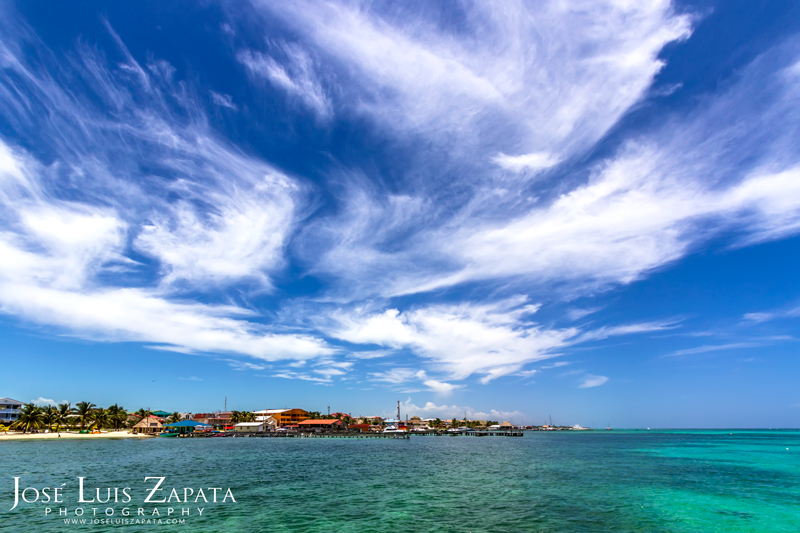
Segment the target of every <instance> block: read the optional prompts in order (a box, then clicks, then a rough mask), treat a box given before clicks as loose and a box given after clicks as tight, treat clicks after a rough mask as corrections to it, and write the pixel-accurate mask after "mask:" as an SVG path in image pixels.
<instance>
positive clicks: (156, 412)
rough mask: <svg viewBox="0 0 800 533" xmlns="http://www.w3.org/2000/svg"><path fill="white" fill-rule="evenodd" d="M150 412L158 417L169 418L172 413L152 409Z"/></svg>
mask: <svg viewBox="0 0 800 533" xmlns="http://www.w3.org/2000/svg"><path fill="white" fill-rule="evenodd" d="M150 414H151V415H153V416H156V417H158V418H167V417H168V416H169V415H171V414H172V413H168V412H166V411H152V412H151V413H150Z"/></svg>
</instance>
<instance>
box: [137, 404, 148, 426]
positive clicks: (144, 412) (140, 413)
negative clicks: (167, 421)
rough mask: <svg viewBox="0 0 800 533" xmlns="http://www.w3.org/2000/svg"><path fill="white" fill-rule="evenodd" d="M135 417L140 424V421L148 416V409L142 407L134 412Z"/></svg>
mask: <svg viewBox="0 0 800 533" xmlns="http://www.w3.org/2000/svg"><path fill="white" fill-rule="evenodd" d="M136 416H138V417H140V418H139V422H141V421H142V420H144V419H145V418H147V417H149V416H150V408H149V407H148V408H147V409H145V408H144V407H142V408H141V409H139V410H138V411H136Z"/></svg>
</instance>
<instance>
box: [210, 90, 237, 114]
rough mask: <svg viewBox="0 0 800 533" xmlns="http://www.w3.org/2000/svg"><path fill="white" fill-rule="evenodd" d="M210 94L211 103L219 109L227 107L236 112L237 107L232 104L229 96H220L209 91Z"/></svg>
mask: <svg viewBox="0 0 800 533" xmlns="http://www.w3.org/2000/svg"><path fill="white" fill-rule="evenodd" d="M209 92H210V94H211V101H212V102H214V103H215V104H216V105H218V106H220V107H227V108H228V109H233V110H234V111H236V110H237V109H238V107H237V106H236V104H234V103H233V98H232V97H231V95H229V94H220V93H218V92H214V91H209Z"/></svg>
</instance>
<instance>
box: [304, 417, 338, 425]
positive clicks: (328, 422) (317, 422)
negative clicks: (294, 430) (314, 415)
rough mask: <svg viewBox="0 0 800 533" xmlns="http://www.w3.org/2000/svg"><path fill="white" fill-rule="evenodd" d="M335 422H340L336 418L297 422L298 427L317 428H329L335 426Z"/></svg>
mask: <svg viewBox="0 0 800 533" xmlns="http://www.w3.org/2000/svg"><path fill="white" fill-rule="evenodd" d="M337 422H341V420H339V419H338V418H332V419H329V420H328V419H322V420H303V421H302V422H298V423H297V425H298V426H312V425H313V426H317V425H325V426H330V425H332V424H336V423H337Z"/></svg>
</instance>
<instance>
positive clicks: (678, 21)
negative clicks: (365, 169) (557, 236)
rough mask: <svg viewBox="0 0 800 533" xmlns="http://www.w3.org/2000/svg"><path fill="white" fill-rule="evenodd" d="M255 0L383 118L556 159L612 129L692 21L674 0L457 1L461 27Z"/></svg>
mask: <svg viewBox="0 0 800 533" xmlns="http://www.w3.org/2000/svg"><path fill="white" fill-rule="evenodd" d="M255 4H256V5H257V6H260V7H261V8H262V9H263V10H265V11H267V12H269V13H271V14H276V15H278V16H280V17H281V18H282V19H283V20H284V21H285V22H286V23H287V24H289V25H290V26H292V27H294V28H296V29H297V31H298V32H299V33H300V35H301V36H302V38H303V39H304V40H305V42H307V43H310V44H313V45H314V46H316V47H317V49H318V50H319V51H320V53H321V54H326V55H328V56H329V57H331V58H332V60H333V61H334V62H338V63H339V64H340V65H341V70H342V71H343V74H342V76H346V77H347V79H348V81H350V82H352V85H353V86H354V87H351V88H350V92H351V93H352V94H348V95H345V97H346V98H348V99H349V101H350V102H353V103H351V106H353V107H354V108H355V109H356V110H357V111H360V112H364V113H367V114H369V115H371V116H373V117H375V119H376V122H377V123H378V124H379V126H380V127H385V128H396V129H397V130H400V131H401V132H405V131H407V130H411V131H414V132H416V133H421V134H423V135H426V136H428V137H429V138H430V139H431V140H432V141H433V142H435V143H437V144H444V143H447V142H448V141H452V140H454V139H457V140H459V141H466V142H467V143H468V145H469V146H468V147H466V148H467V150H470V149H474V148H477V147H478V146H481V150H485V148H486V147H487V146H488V147H496V149H495V151H494V153H495V154H496V153H497V152H498V151H500V152H505V153H553V154H554V155H553V156H552V158H553V160H558V159H562V158H563V156H565V155H566V154H569V153H571V152H572V151H574V150H579V149H583V148H585V147H587V146H588V145H590V144H592V143H593V142H594V141H596V140H597V139H598V138H599V137H600V136H601V135H602V134H603V133H604V132H605V131H607V130H608V128H610V127H611V126H612V125H613V124H614V123H615V122H616V121H617V119H618V118H619V117H620V116H621V115H622V114H623V113H624V112H625V111H626V110H627V109H629V108H630V106H631V105H633V104H634V103H635V102H636V101H637V100H638V99H639V98H640V97H641V96H642V95H643V94H644V93H645V91H646V89H647V88H648V86H649V85H650V83H651V80H652V79H653V76H654V75H655V74H656V73H657V72H658V71H659V70H660V68H661V66H662V62H661V61H660V60H659V59H658V57H657V56H658V53H659V51H660V50H661V49H662V48H663V46H664V45H665V44H666V43H668V42H670V41H673V40H676V39H681V38H685V37H687V36H688V34H689V31H690V21H689V18H688V17H686V16H681V15H677V14H676V13H675V12H674V11H673V9H672V7H671V4H670V2H669V1H668V0H657V1H654V2H647V3H641V2H640V3H625V4H622V3H620V2H613V1H609V2H598V3H594V4H591V5H587V4H586V3H584V2H580V1H567V2H564V1H555V0H553V1H546V2H540V3H537V4H536V5H535V6H534V5H526V4H525V3H523V2H503V3H502V5H500V4H493V3H476V4H469V5H467V4H462V5H460V6H459V9H460V10H461V16H460V18H459V20H460V34H459V35H458V37H456V36H455V35H454V34H453V32H452V31H450V30H449V29H448V28H446V27H445V26H443V25H441V22H440V21H438V20H436V19H435V18H434V17H431V18H428V16H429V15H428V13H427V12H426V11H425V10H422V11H420V10H415V9H413V8H412V7H410V6H408V7H406V6H403V5H397V6H393V7H389V8H386V10H385V11H381V9H382V7H381V6H379V5H375V4H336V3H327V4H319V3H310V2H309V3H307V2H292V3H274V2H263V1H256V2H255ZM387 11H388V12H387ZM458 144H459V143H450V144H449V148H450V149H453V148H456V149H457V150H458V151H459V152H460V153H461V154H466V153H467V152H466V151H465V150H464V148H465V147H464V146H461V147H459V146H458ZM459 148H460V149H459ZM489 157H490V156H489V154H486V158H487V159H488V158H489Z"/></svg>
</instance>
